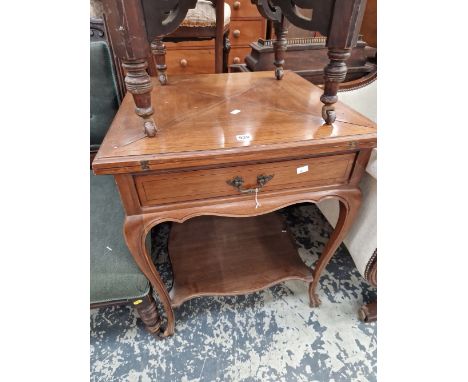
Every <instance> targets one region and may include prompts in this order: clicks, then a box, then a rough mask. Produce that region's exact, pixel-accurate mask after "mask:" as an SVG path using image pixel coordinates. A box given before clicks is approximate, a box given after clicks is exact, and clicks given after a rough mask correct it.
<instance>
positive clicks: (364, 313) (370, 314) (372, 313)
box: [359, 300, 377, 322]
mask: <svg viewBox="0 0 468 382" xmlns="http://www.w3.org/2000/svg"><path fill="white" fill-rule="evenodd" d="M359 319H360V320H361V321H364V322H373V321H377V300H376V301H374V302H371V303H369V304H366V305H363V306H362V307H361V309H359Z"/></svg>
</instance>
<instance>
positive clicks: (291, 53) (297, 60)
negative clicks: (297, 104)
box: [231, 36, 377, 88]
mask: <svg viewBox="0 0 468 382" xmlns="http://www.w3.org/2000/svg"><path fill="white" fill-rule="evenodd" d="M326 40H327V39H326V37H321V36H319V37H307V38H288V39H287V46H286V50H287V55H286V60H285V63H284V69H287V70H293V71H294V72H296V73H297V74H299V75H300V76H301V77H304V78H305V79H306V80H308V81H310V82H312V83H313V84H315V85H321V84H323V83H324V67H325V66H326V64H327V62H328V56H327V47H326ZM273 46H274V40H263V39H259V40H258V41H256V42H253V43H251V44H250V47H251V52H250V53H249V54H248V55H247V56H246V57H245V63H244V64H238V65H231V72H247V71H251V72H257V71H263V70H274V69H275V66H274V63H273V61H274V49H273ZM375 55H376V49H374V48H371V47H369V46H368V45H367V44H366V42H365V41H363V40H361V39H359V40H358V41H357V44H356V47H355V48H354V49H353V50H352V51H351V56H350V57H349V59H348V61H347V62H346V64H347V66H348V70H347V72H346V77H345V80H344V82H350V81H355V82H356V83H361V85H362V84H365V83H366V82H367V81H369V80H370V79H371V78H373V77H376V76H377V65H376V64H375V63H374V62H372V61H374V58H375ZM359 79H361V81H356V80H359ZM355 86H357V85H355ZM341 88H342V87H341Z"/></svg>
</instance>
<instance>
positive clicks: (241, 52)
mask: <svg viewBox="0 0 468 382" xmlns="http://www.w3.org/2000/svg"><path fill="white" fill-rule="evenodd" d="M251 51H252V49H251V48H232V49H231V51H230V52H229V62H228V64H229V65H231V64H243V63H244V60H245V56H247V55H249V54H250V52H251Z"/></svg>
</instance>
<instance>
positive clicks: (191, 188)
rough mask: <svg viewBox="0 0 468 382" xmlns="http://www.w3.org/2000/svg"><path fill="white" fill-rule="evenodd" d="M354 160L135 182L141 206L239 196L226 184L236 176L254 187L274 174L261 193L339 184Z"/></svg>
mask: <svg viewBox="0 0 468 382" xmlns="http://www.w3.org/2000/svg"><path fill="white" fill-rule="evenodd" d="M354 159H355V154H343V155H332V156H326V157H319V158H302V159H299V160H292V161H278V162H269V163H262V164H254V165H242V166H234V167H222V168H214V169H203V170H193V171H171V172H167V171H163V172H160V173H159V174H155V175H141V176H136V177H135V184H136V187H137V191H138V196H139V198H140V201H141V204H142V206H146V205H158V204H166V203H174V202H178V201H188V200H198V199H208V198H216V197H222V196H232V195H238V194H239V192H238V190H237V189H236V188H234V187H233V186H231V185H229V184H228V183H227V180H230V179H233V178H235V177H236V176H241V177H242V178H243V179H244V181H245V184H246V185H247V186H246V187H255V184H256V182H257V176H259V175H261V174H267V175H273V178H272V179H271V180H270V181H269V182H268V183H267V184H266V185H265V187H264V188H262V190H261V191H260V192H262V193H263V192H265V191H275V190H283V189H288V188H301V187H314V186H320V185H339V184H344V183H346V182H347V181H348V178H349V175H350V173H351V169H352V167H353V164H354ZM306 166H307V172H304V173H301V174H297V171H298V169H301V168H305V167H306Z"/></svg>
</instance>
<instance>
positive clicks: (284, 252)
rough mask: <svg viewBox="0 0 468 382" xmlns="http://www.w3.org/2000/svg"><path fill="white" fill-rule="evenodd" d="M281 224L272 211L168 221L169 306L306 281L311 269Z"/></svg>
mask: <svg viewBox="0 0 468 382" xmlns="http://www.w3.org/2000/svg"><path fill="white" fill-rule="evenodd" d="M283 227H284V225H283V224H282V220H281V219H280V217H279V216H278V215H277V214H268V215H262V216H257V217H252V218H243V219H231V218H222V217H213V216H203V217H199V218H195V219H192V220H189V221H187V222H186V223H184V224H173V225H172V230H171V234H170V238H169V253H170V256H171V263H172V267H173V271H174V287H173V289H172V291H171V293H170V296H171V302H172V306H173V307H177V306H179V305H180V304H182V303H183V302H184V301H186V300H188V299H190V298H193V297H197V296H216V295H237V294H245V293H249V292H253V291H257V290H260V289H264V288H266V287H270V286H272V285H275V284H277V283H279V282H282V281H285V280H292V279H297V280H303V281H306V282H311V281H312V272H311V270H310V269H309V268H308V267H307V266H306V265H305V264H304V263H303V262H302V260H301V258H300V257H299V255H298V253H297V249H296V247H295V245H294V244H293V241H292V240H291V236H290V235H289V233H288V232H286V231H284V230H283Z"/></svg>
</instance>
